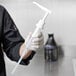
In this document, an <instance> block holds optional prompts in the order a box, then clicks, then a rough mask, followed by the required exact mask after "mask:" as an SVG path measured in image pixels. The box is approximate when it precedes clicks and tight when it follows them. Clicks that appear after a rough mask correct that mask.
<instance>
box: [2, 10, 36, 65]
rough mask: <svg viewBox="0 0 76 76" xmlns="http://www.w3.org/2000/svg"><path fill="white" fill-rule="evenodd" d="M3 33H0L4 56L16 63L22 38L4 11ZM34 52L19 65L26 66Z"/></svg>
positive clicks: (22, 41)
mask: <svg viewBox="0 0 76 76" xmlns="http://www.w3.org/2000/svg"><path fill="white" fill-rule="evenodd" d="M2 29H3V33H2V42H3V49H4V51H5V53H6V55H7V56H8V57H9V58H10V59H11V60H14V61H18V60H19V58H20V56H19V49H20V46H21V45H22V44H23V43H24V41H25V40H24V39H23V37H22V36H21V35H20V33H19V30H18V29H17V27H16V25H15V24H14V21H13V20H12V18H11V17H10V15H9V13H8V12H7V11H6V9H4V13H3V27H2ZM34 54H35V52H34V51H32V54H31V55H30V56H29V57H28V58H27V59H25V60H22V61H21V64H24V65H27V64H29V60H31V59H32V57H33V56H34Z"/></svg>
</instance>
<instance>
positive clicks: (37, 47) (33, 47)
mask: <svg viewBox="0 0 76 76" xmlns="http://www.w3.org/2000/svg"><path fill="white" fill-rule="evenodd" d="M39 48H40V46H39V45H35V46H31V47H30V49H29V50H34V51H36V50H37V49H39Z"/></svg>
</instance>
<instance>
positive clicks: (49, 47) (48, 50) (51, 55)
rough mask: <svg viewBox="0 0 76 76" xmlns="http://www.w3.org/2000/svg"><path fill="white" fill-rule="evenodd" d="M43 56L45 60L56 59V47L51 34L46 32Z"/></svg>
mask: <svg viewBox="0 0 76 76" xmlns="http://www.w3.org/2000/svg"><path fill="white" fill-rule="evenodd" d="M44 56H45V60H51V61H56V60H58V47H57V44H56V42H55V39H54V35H53V34H48V39H47V42H46V44H45V46H44Z"/></svg>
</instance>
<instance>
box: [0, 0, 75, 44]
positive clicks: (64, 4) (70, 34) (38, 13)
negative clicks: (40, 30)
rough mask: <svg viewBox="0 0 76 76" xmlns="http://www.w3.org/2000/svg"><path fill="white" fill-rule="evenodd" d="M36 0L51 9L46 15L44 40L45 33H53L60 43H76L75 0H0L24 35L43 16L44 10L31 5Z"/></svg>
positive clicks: (31, 29) (32, 28)
mask: <svg viewBox="0 0 76 76" xmlns="http://www.w3.org/2000/svg"><path fill="white" fill-rule="evenodd" d="M32 1H37V2H38V3H40V4H41V5H43V6H45V7H47V8H48V9H50V10H51V11H52V14H51V15H49V16H48V18H47V20H46V25H45V29H44V36H45V40H46V38H47V33H48V32H50V33H52V32H53V33H54V34H55V38H56V41H57V42H58V43H59V44H61V45H76V35H75V32H76V21H75V19H76V14H75V13H76V10H75V8H76V1H74V0H47V1H46V0H1V1H0V3H1V4H2V5H4V6H5V7H6V8H7V10H8V12H9V13H10V14H11V16H12V18H13V20H14V21H15V23H16V25H17V26H18V28H19V29H20V32H21V34H22V35H23V36H24V37H26V36H27V34H28V33H29V32H30V31H33V30H34V28H35V24H36V23H37V21H38V20H39V19H40V18H42V17H43V15H44V13H45V12H44V11H42V10H41V9H40V8H38V7H37V6H35V5H33V3H32Z"/></svg>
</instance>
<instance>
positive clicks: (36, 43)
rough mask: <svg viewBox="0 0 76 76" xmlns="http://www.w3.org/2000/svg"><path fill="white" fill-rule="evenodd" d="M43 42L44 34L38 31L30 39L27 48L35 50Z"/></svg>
mask: <svg viewBox="0 0 76 76" xmlns="http://www.w3.org/2000/svg"><path fill="white" fill-rule="evenodd" d="M43 44H44V36H43V34H42V32H38V33H37V34H36V35H35V36H34V37H33V38H32V41H31V45H30V46H29V50H34V51H37V49H39V48H40V47H41V46H43Z"/></svg>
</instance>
